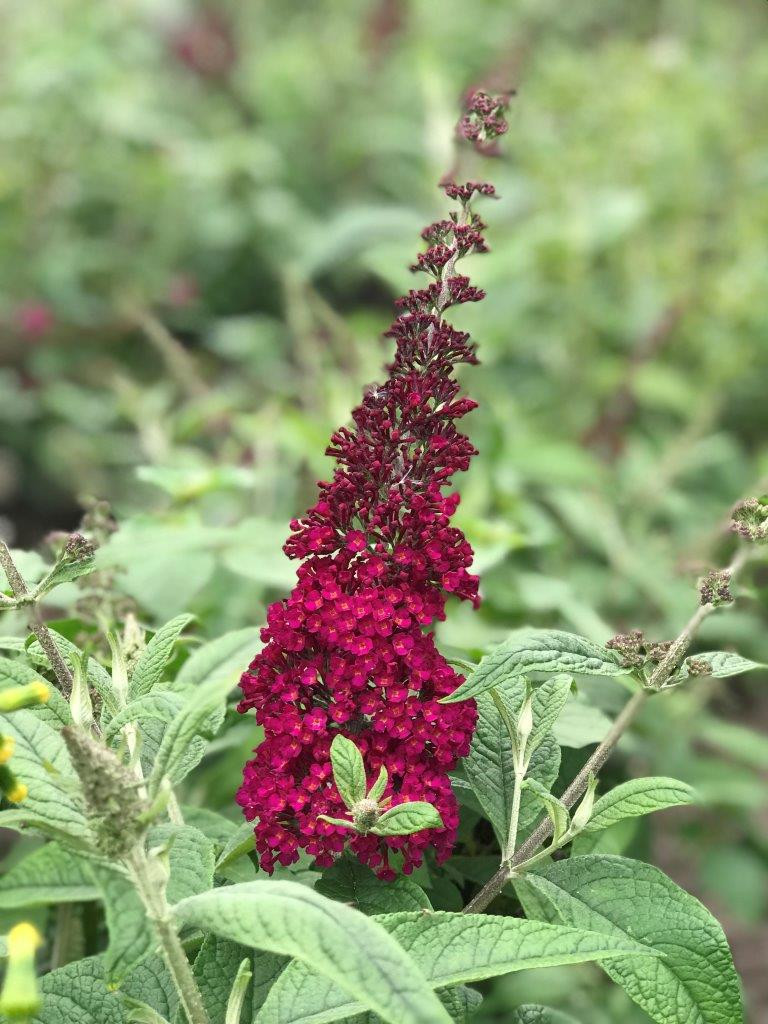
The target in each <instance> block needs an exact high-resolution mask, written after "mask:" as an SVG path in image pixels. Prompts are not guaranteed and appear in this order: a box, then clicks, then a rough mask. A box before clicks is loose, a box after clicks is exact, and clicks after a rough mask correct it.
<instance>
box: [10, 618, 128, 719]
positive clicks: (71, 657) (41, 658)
mask: <svg viewBox="0 0 768 1024" xmlns="http://www.w3.org/2000/svg"><path fill="white" fill-rule="evenodd" d="M48 630H49V632H50V633H51V635H52V637H53V642H54V643H55V645H56V647H57V649H58V651H59V653H60V654H61V656H62V658H63V659H64V661H65V663H66V664H67V666H68V667H69V669H70V670H71V671H74V669H75V666H76V665H77V664H79V663H80V662H81V661H82V660H83V652H82V651H81V650H80V648H79V647H76V646H75V644H73V643H72V641H71V640H67V638H66V637H65V636H62V635H61V633H57V632H56V630H55V629H51V628H50V626H49V627H48ZM27 655H28V656H29V657H30V658H31V659H32V660H33V661H34V662H35V663H36V664H38V665H43V666H46V667H50V663H49V661H48V656H47V655H46V653H45V651H44V650H43V649H42V647H41V646H40V644H39V642H38V641H37V640H33V641H32V642H31V643H30V645H29V647H28V648H27ZM86 673H87V677H88V685H89V686H90V687H91V688H92V689H94V690H96V692H97V693H98V694H99V696H100V697H101V699H102V701H103V703H104V707H105V710H106V711H107V712H108V713H109V714H114V713H115V712H116V711H117V710H118V701H117V697H116V695H115V691H114V687H113V686H112V677H111V676H110V674H109V672H107V670H106V669H105V668H104V666H103V665H102V664H100V662H98V661H96V659H95V658H88V659H87V662H86Z"/></svg>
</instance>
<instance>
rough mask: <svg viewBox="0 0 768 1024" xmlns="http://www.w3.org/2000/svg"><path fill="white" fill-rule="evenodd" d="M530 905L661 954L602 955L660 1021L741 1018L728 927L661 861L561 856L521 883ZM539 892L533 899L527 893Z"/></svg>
mask: <svg viewBox="0 0 768 1024" xmlns="http://www.w3.org/2000/svg"><path fill="white" fill-rule="evenodd" d="M516 886H517V887H518V891H519V892H520V893H521V896H522V898H523V900H524V903H525V905H526V909H527V910H528V911H529V912H535V913H536V914H537V916H542V915H544V916H547V917H550V915H552V914H554V915H555V916H556V917H557V918H558V919H559V920H561V921H562V922H563V923H565V924H569V925H574V926H577V927H582V928H588V929H591V930H593V931H596V932H601V933H602V934H604V935H605V936H606V937H612V938H616V939H625V940H628V939H631V940H634V941H636V942H640V943H643V944H644V945H645V946H647V947H649V948H650V949H652V950H655V951H656V952H658V953H660V954H662V959H659V960H654V961H649V960H648V959H646V958H645V957H628V958H627V959H625V960H622V961H619V960H612V961H605V962H604V963H603V964H602V966H603V968H604V969H605V971H606V972H607V973H608V975H609V976H610V977H611V978H612V979H613V980H614V981H615V982H616V983H617V984H619V985H621V986H622V988H623V989H624V990H625V991H626V992H627V993H628V995H630V996H631V997H632V999H634V1000H635V1002H637V1003H638V1004H639V1005H640V1006H641V1007H642V1008H643V1009H644V1010H645V1012H646V1013H647V1014H648V1015H649V1016H650V1017H651V1018H652V1019H653V1020H654V1021H656V1022H657V1024H679V1022H680V1021H682V1020H685V1021H691V1022H694V1021H695V1022H696V1024H741V1022H742V1021H743V1019H744V1017H743V1007H742V1000H741V989H740V985H739V979H738V976H737V974H736V971H735V969H734V966H733V960H732V958H731V953H730V950H729V949H728V943H727V941H726V938H725V936H724V935H723V930H722V928H721V927H720V925H719V924H718V922H717V921H716V920H715V919H714V917H712V915H711V914H710V913H709V911H708V910H707V909H706V907H704V906H702V904H701V903H699V901H698V900H696V899H694V897H693V896H691V895H689V894H688V893H687V892H684V891H683V890H682V889H680V888H679V887H678V886H677V885H675V883H674V882H673V881H672V880H671V879H669V878H667V876H666V875H664V874H663V873H662V872H661V871H659V870H658V868H654V867H651V865H649V864H643V863H641V862H640V861H635V860H629V859H627V858H624V857H611V856H605V855H600V854H592V855H588V856H584V857H574V858H572V859H571V860H567V861H558V862H557V863H554V864H551V865H550V866H548V867H547V868H545V869H542V870H540V871H535V872H531V873H529V874H528V875H526V876H525V878H524V879H522V880H520V881H519V882H517V883H516ZM531 892H532V893H533V895H534V897H535V899H534V901H532V902H529V901H528V899H527V896H526V894H527V893H531Z"/></svg>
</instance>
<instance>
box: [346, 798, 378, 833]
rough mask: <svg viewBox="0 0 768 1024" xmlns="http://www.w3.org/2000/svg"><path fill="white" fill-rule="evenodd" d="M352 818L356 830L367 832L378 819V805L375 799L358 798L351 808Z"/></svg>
mask: <svg viewBox="0 0 768 1024" xmlns="http://www.w3.org/2000/svg"><path fill="white" fill-rule="evenodd" d="M352 820H353V821H354V823H355V828H356V829H357V830H358V832H363V833H365V832H368V831H369V830H370V829H372V828H373V826H374V825H375V824H376V822H377V821H378V820H379V805H378V803H377V802H376V800H368V799H367V798H366V799H365V800H359V801H358V802H357V803H356V804H355V805H354V807H353V808H352Z"/></svg>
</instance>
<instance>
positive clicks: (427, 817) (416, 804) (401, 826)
mask: <svg viewBox="0 0 768 1024" xmlns="http://www.w3.org/2000/svg"><path fill="white" fill-rule="evenodd" d="M442 827H443V819H442V818H441V817H440V812H439V811H438V810H437V809H436V808H435V807H433V806H432V804H428V803H426V801H424V800H412V801H410V802H408V803H404V804H398V805H397V806H396V807H390V809H389V810H388V811H385V812H384V813H383V814H382V816H381V817H380V818H379V820H378V821H377V822H376V825H375V826H374V827H373V828H372V829H371V832H373V834H374V835H377V836H409V835H412V834H413V833H414V832H421V830H422V829H425V828H442Z"/></svg>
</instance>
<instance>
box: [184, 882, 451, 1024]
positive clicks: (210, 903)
mask: <svg viewBox="0 0 768 1024" xmlns="http://www.w3.org/2000/svg"><path fill="white" fill-rule="evenodd" d="M173 910H174V915H175V917H176V919H177V921H178V922H179V923H181V924H188V925H191V926H193V927H196V928H202V929H203V930H205V931H210V932H213V933H215V934H217V935H221V936H223V937H224V938H228V939H231V940H232V941H233V942H239V943H241V944H242V945H247V946H253V947H255V948H257V949H264V950H268V951H270V952H272V953H278V954H282V955H285V956H293V957H295V958H296V959H297V961H299V962H302V961H303V962H305V963H307V964H311V965H312V967H313V968H314V969H315V970H317V971H319V972H320V974H321V975H322V976H323V977H324V978H325V979H326V981H325V984H326V986H327V985H328V983H329V982H332V983H334V985H338V986H339V988H340V990H341V991H342V992H345V993H346V994H347V998H351V999H354V1000H359V1003H358V1005H359V1006H360V1009H361V1010H365V1009H368V1010H373V1011H374V1012H375V1013H378V1014H379V1016H380V1017H382V1018H383V1019H384V1020H385V1021H387V1022H389V1024H449V1022H450V1017H449V1016H448V1014H447V1012H446V1010H445V1009H444V1008H443V1006H442V1004H441V1002H440V1000H439V999H438V998H437V997H436V996H435V994H434V992H433V991H432V988H431V987H430V985H429V984H428V982H427V980H426V978H425V977H424V975H423V974H422V973H421V971H420V970H419V968H418V967H417V966H416V965H415V963H414V962H413V960H412V959H411V957H410V956H408V954H407V953H406V952H405V951H404V950H403V949H402V947H401V946H400V945H399V944H398V942H396V941H395V939H393V938H392V936H391V935H389V934H388V932H387V931H386V930H385V929H384V928H383V927H382V926H381V925H379V924H377V923H376V922H375V921H374V920H373V919H372V918H368V917H365V915H364V914H361V913H360V912H359V911H357V910H352V909H351V907H346V906H344V904H342V903H334V902H333V901H332V900H328V899H326V898H325V897H324V896H321V895H320V893H317V892H314V891H312V890H311V889H308V888H307V887H306V886H303V885H299V884H297V883H294V882H266V881H265V882H248V883H245V884H243V885H232V886H223V887H221V888H219V889H214V890H212V891H210V892H206V893H202V894H201V895H199V896H193V897H192V898H191V899H186V900H182V901H181V903H177V904H176V906H175V907H174V908H173ZM261 1019H263V1020H274V1018H273V1017H270V1016H269V1015H264V1016H263V1017H262V1018H261Z"/></svg>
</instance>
